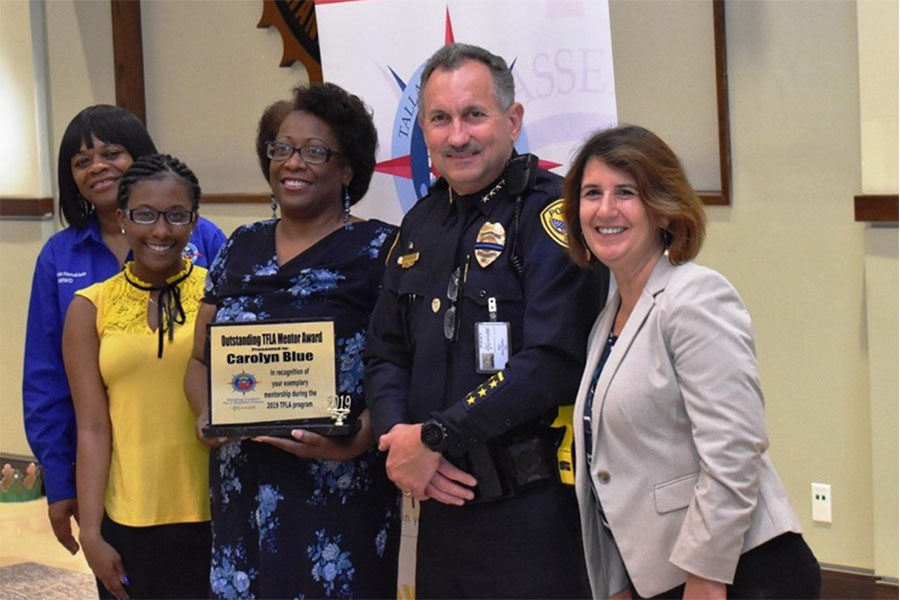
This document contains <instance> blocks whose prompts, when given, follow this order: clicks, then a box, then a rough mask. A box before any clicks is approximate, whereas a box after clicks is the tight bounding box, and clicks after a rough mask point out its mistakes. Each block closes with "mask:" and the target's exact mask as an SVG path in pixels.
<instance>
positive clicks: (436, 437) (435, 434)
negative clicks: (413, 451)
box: [421, 419, 447, 452]
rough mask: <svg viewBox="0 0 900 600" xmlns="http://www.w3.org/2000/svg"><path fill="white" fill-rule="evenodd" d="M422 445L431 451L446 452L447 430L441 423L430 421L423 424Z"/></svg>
mask: <svg viewBox="0 0 900 600" xmlns="http://www.w3.org/2000/svg"><path fill="white" fill-rule="evenodd" d="M421 439H422V444H424V445H425V447H426V448H428V449H429V450H434V451H435V452H444V450H446V449H447V428H446V427H444V424H443V423H441V422H440V421H435V420H434V419H430V420H428V421H425V422H424V423H422V436H421Z"/></svg>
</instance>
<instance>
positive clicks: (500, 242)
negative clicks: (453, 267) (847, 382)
mask: <svg viewBox="0 0 900 600" xmlns="http://www.w3.org/2000/svg"><path fill="white" fill-rule="evenodd" d="M505 245H506V230H504V229H503V225H501V224H500V223H491V222H490V221H487V222H485V224H484V225H482V226H481V229H479V230H478V236H477V237H476V238H475V260H477V261H478V264H479V265H481V268H482V269H483V268H485V267H487V266H488V265H489V264H491V263H492V262H494V261H495V260H497V257H498V256H500V253H501V252H503V247H504V246H505Z"/></svg>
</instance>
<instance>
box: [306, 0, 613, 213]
mask: <svg viewBox="0 0 900 600" xmlns="http://www.w3.org/2000/svg"><path fill="white" fill-rule="evenodd" d="M316 19H317V21H318V27H319V47H320V50H321V56H322V71H323V76H324V79H325V81H331V82H334V83H337V84H339V85H341V86H342V87H344V88H346V89H347V90H349V91H350V92H352V93H354V94H357V95H358V96H360V97H361V98H362V99H363V100H364V101H365V102H366V104H368V105H369V106H371V107H372V109H373V111H374V114H375V125H376V127H377V128H378V139H379V142H380V145H379V150H378V157H377V159H378V166H377V167H376V173H375V176H374V177H373V178H372V186H371V188H370V191H369V193H368V195H367V196H366V198H365V199H364V200H363V202H361V203H360V204H359V205H358V208H354V212H356V213H359V214H360V215H361V216H368V217H377V218H380V219H383V220H385V221H388V222H391V223H397V224H399V223H400V219H401V218H402V216H403V213H405V212H406V211H407V210H408V209H409V207H411V206H412V205H413V204H414V203H415V202H416V200H417V199H418V198H419V197H421V196H422V195H423V194H424V193H425V190H427V188H428V186H429V184H430V183H431V181H432V174H431V171H430V167H429V162H428V155H427V150H426V148H425V142H424V140H423V138H422V132H421V129H420V128H419V125H418V122H417V121H416V111H417V106H416V105H417V95H418V87H419V78H420V75H421V72H422V67H423V66H424V63H425V61H426V60H427V59H428V57H429V56H431V54H432V53H433V52H434V51H435V50H437V49H438V48H440V47H441V46H443V45H444V44H446V43H450V42H454V41H456V42H464V43H469V44H475V45H478V46H482V47H484V48H487V49H488V50H490V51H491V52H493V53H494V54H497V55H499V56H502V57H503V58H504V59H505V60H506V62H507V64H509V65H510V66H511V67H512V72H513V75H514V77H515V81H516V99H517V100H518V101H519V102H521V103H522V104H523V105H524V107H525V127H524V130H523V133H522V135H521V136H520V138H519V141H518V143H517V144H516V148H517V150H518V151H519V152H531V153H533V154H536V155H537V156H538V157H539V158H540V159H541V160H542V166H544V167H545V168H552V170H553V171H554V172H556V173H559V174H560V175H564V174H565V170H566V167H567V166H568V164H569V161H570V159H571V155H572V153H573V151H574V149H575V148H576V146H577V145H578V144H579V143H580V142H581V141H583V140H584V139H585V137H586V136H587V135H588V134H589V133H590V132H592V131H594V130H596V129H599V128H602V127H608V126H611V125H615V123H616V95H615V84H614V80H613V60H612V46H611V40H610V33H609V7H608V4H607V0H480V1H475V0H441V1H437V0H316Z"/></svg>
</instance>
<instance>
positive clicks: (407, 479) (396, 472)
mask: <svg viewBox="0 0 900 600" xmlns="http://www.w3.org/2000/svg"><path fill="white" fill-rule="evenodd" d="M421 432H422V424H421V423H418V424H416V425H407V424H404V423H398V424H397V425H394V426H393V427H391V430H390V431H388V432H387V433H386V434H384V435H383V436H381V438H379V440H378V449H379V450H381V451H382V452H387V453H388V456H387V463H386V470H387V475H388V478H390V480H391V481H393V482H394V485H396V486H397V487H398V488H400V490H401V491H402V492H403V493H404V494H405V495H407V496H412V497H413V498H415V499H416V500H427V499H428V498H429V496H428V494H426V493H425V487H426V486H427V485H428V484H429V483H430V482H431V479H432V477H434V474H435V472H437V469H438V463H439V461H440V459H441V455H440V454H439V453H437V452H434V451H433V450H429V449H428V448H426V447H425V446H424V445H423V444H422V437H421V435H422V433H421Z"/></svg>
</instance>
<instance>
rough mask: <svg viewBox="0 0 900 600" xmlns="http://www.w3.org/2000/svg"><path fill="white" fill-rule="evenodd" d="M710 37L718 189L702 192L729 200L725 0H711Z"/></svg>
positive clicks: (716, 201) (716, 200)
mask: <svg viewBox="0 0 900 600" xmlns="http://www.w3.org/2000/svg"><path fill="white" fill-rule="evenodd" d="M713 41H714V44H715V52H716V113H717V118H718V125H719V126H718V130H719V180H720V186H721V188H722V189H721V190H720V191H719V192H718V193H709V192H704V193H701V194H700V199H701V200H702V201H703V202H704V203H705V204H710V205H719V206H728V205H730V204H731V113H730V108H729V104H728V52H727V48H726V44H725V0H713Z"/></svg>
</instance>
